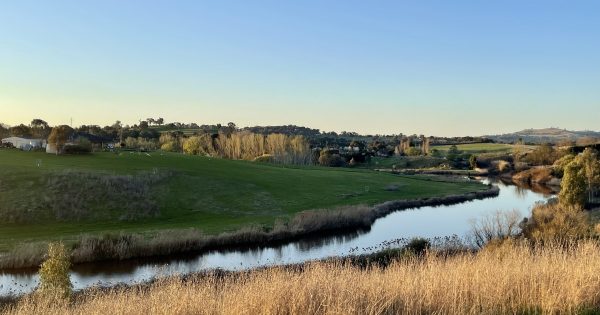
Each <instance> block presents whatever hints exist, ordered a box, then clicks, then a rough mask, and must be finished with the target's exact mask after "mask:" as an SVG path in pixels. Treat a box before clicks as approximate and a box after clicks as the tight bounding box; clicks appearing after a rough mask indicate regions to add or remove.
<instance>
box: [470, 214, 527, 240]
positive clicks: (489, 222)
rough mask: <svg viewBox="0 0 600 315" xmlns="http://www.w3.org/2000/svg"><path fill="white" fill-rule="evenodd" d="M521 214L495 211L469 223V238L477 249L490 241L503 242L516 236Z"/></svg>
mask: <svg viewBox="0 0 600 315" xmlns="http://www.w3.org/2000/svg"><path fill="white" fill-rule="evenodd" d="M520 220H521V214H520V213H519V211H517V210H512V211H506V212H503V211H495V212H493V213H490V214H488V215H486V216H484V217H483V218H481V219H479V220H477V221H473V222H472V223H471V237H472V239H473V243H474V245H475V246H477V247H480V248H481V247H483V246H484V245H486V244H487V243H489V242H491V241H497V240H503V239H506V238H509V237H512V236H515V235H517V233H518V232H519V221H520Z"/></svg>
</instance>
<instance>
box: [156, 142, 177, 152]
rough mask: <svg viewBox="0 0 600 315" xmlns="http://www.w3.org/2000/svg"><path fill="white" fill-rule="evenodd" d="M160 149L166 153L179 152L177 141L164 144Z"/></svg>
mask: <svg viewBox="0 0 600 315" xmlns="http://www.w3.org/2000/svg"><path fill="white" fill-rule="evenodd" d="M160 149H161V150H163V151H167V152H177V151H179V150H178V149H179V148H178V145H177V141H169V142H165V143H163V144H162V145H161V146H160Z"/></svg>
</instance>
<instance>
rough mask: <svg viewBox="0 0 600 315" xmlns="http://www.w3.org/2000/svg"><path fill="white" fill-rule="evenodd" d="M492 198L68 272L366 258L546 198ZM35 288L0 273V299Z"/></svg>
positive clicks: (517, 192)
mask: <svg viewBox="0 0 600 315" xmlns="http://www.w3.org/2000/svg"><path fill="white" fill-rule="evenodd" d="M495 185H498V186H499V188H500V194H499V195H498V197H495V198H489V199H483V200H474V201H470V202H465V203H461V204H457V205H452V206H438V207H422V208H418V209H411V210H404V211H397V212H394V213H391V214H389V215H388V216H386V217H384V218H380V219H378V220H377V221H375V223H374V224H373V225H372V227H371V229H370V230H369V231H362V232H361V231H358V232H354V233H347V234H344V235H337V236H327V237H318V238H310V239H305V240H300V241H296V242H292V243H289V244H286V245H281V246H274V247H266V248H254V249H248V250H231V251H211V252H207V253H204V254H199V255H198V254H197V255H188V256H181V257H176V258H173V257H171V258H162V259H155V260H147V259H145V260H130V261H122V262H114V261H113V262H101V263H94V264H86V265H77V266H75V267H74V268H73V270H72V272H71V281H72V282H73V286H74V289H75V290H79V289H83V288H87V287H90V286H94V285H100V286H110V285H115V284H119V283H127V284H132V283H140V282H144V281H148V280H150V279H152V278H154V277H157V276H164V275H172V274H188V273H192V272H197V271H202V270H207V269H213V268H222V269H226V270H240V269H247V268H252V267H258V266H268V265H275V264H288V263H298V262H303V261H307V260H313V259H320V258H326V257H331V256H343V255H348V254H349V253H351V252H358V253H366V252H370V251H372V250H373V248H374V247H376V246H377V245H379V244H381V243H383V242H386V241H390V240H394V239H399V238H412V237H417V236H418V237H426V238H434V237H444V236H452V235H457V236H459V237H464V236H466V235H467V234H468V233H469V231H470V229H471V222H472V221H473V220H474V219H477V218H480V217H482V216H484V215H486V214H487V213H490V212H493V211H496V210H512V209H516V210H518V211H519V212H520V213H521V214H522V215H523V217H525V216H528V215H529V213H530V212H531V208H532V206H533V205H534V204H535V203H536V202H538V201H544V200H547V199H548V198H549V197H550V195H549V194H547V193H540V192H534V191H532V190H530V189H524V188H520V187H517V186H512V185H505V184H503V183H501V182H498V183H495ZM37 283H38V276H37V274H36V273H35V272H33V271H29V272H27V271H22V272H0V296H7V295H15V294H22V293H26V292H30V291H32V290H33V289H34V288H35V287H36V286H37Z"/></svg>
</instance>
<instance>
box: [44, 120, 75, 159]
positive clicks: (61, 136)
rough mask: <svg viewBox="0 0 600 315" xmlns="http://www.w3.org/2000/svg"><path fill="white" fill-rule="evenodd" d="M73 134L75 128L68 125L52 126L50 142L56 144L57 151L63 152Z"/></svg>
mask: <svg viewBox="0 0 600 315" xmlns="http://www.w3.org/2000/svg"><path fill="white" fill-rule="evenodd" d="M72 136H73V128H71V127H69V126H67V125H60V126H56V127H54V128H52V131H51V132H50V135H49V136H48V143H49V144H52V145H54V146H56V153H57V154H58V152H61V151H62V150H63V148H64V146H65V144H66V143H67V142H68V141H69V140H70V139H71V137H72Z"/></svg>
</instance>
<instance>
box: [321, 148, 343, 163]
mask: <svg viewBox="0 0 600 315" xmlns="http://www.w3.org/2000/svg"><path fill="white" fill-rule="evenodd" d="M333 152H335V151H333ZM333 152H332V151H330V150H323V151H321V156H319V164H320V165H322V166H331V167H339V166H343V165H344V160H343V159H342V156H341V155H339V154H338V153H333Z"/></svg>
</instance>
